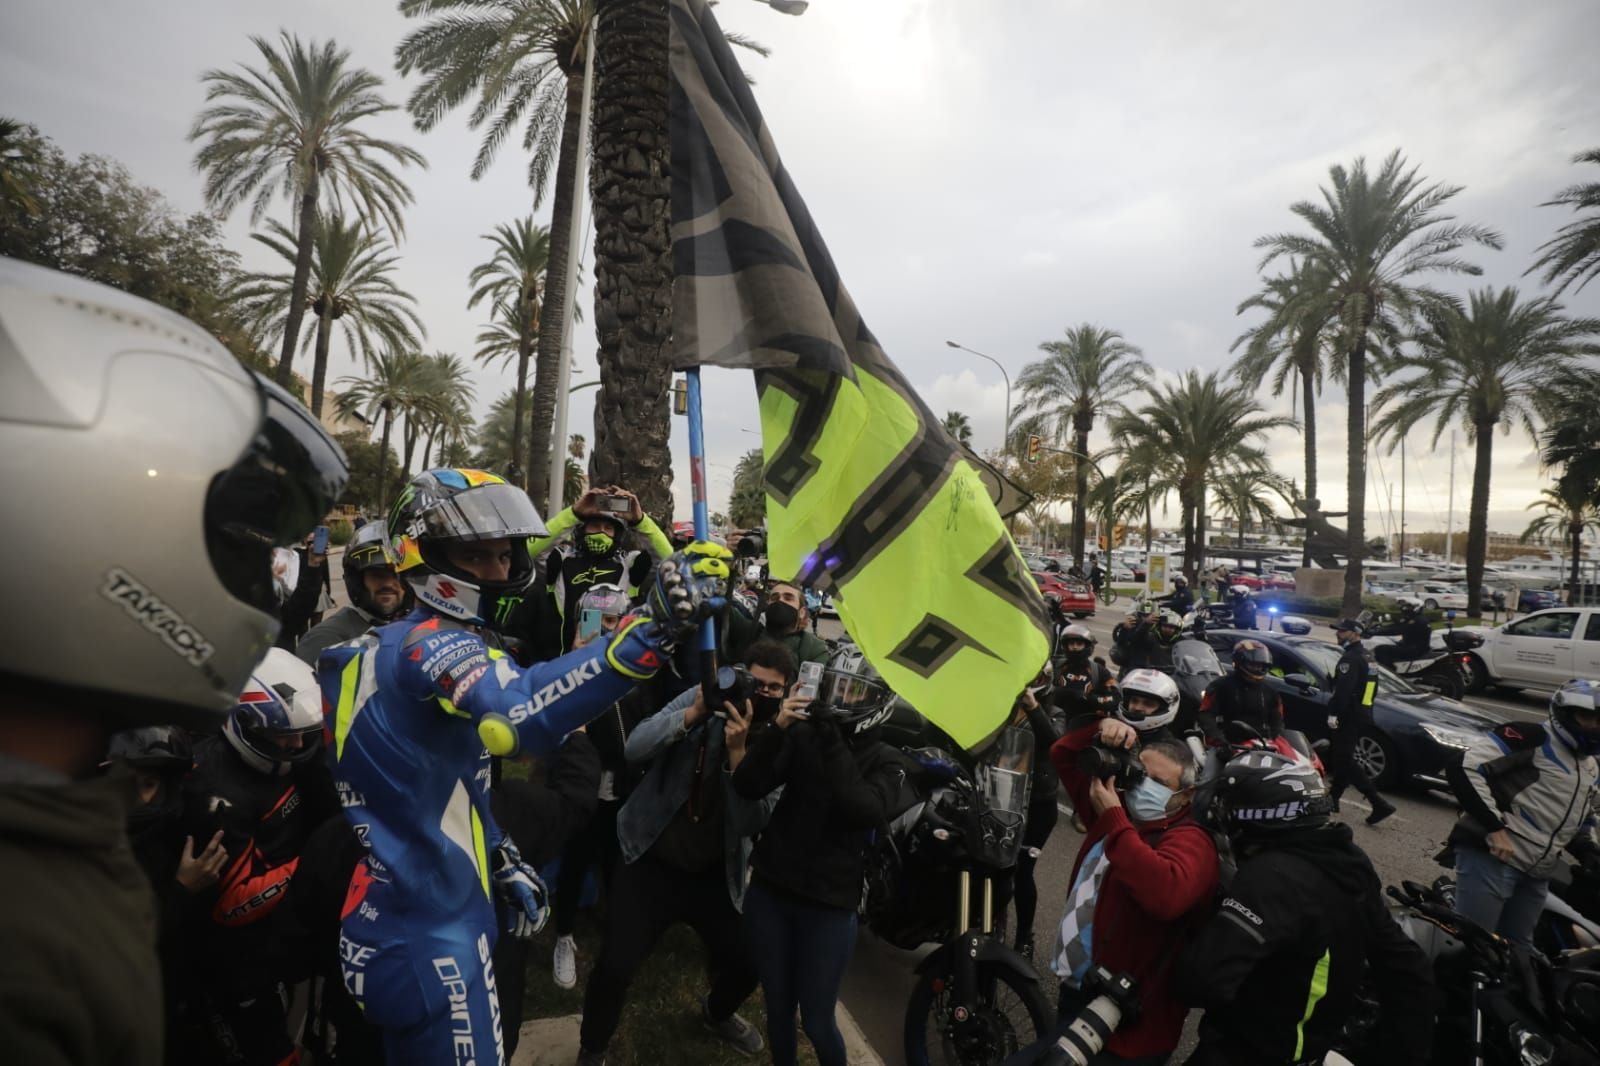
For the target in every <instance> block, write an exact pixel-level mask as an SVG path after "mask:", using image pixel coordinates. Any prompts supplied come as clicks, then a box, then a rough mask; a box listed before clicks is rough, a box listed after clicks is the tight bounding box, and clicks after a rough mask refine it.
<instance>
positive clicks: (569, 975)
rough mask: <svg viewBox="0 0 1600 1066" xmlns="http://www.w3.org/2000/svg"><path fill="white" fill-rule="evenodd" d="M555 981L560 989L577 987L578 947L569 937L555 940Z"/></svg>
mask: <svg viewBox="0 0 1600 1066" xmlns="http://www.w3.org/2000/svg"><path fill="white" fill-rule="evenodd" d="M555 980H556V984H557V985H558V986H559V987H561V988H576V987H577V985H578V945H577V942H576V941H574V940H573V939H572V938H571V937H570V936H564V937H560V938H559V939H557V940H556V956H555Z"/></svg>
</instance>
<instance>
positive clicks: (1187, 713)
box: [1162, 636, 1223, 736]
mask: <svg viewBox="0 0 1600 1066" xmlns="http://www.w3.org/2000/svg"><path fill="white" fill-rule="evenodd" d="M1162 673H1165V674H1167V675H1168V676H1170V677H1171V678H1172V680H1173V681H1174V682H1176V683H1177V686H1178V716H1177V718H1175V719H1173V722H1172V731H1173V732H1175V733H1177V734H1179V735H1180V736H1181V735H1183V734H1184V733H1186V732H1189V731H1191V730H1193V729H1195V728H1196V726H1197V718H1196V716H1197V715H1198V714H1199V713H1200V697H1202V696H1204V695H1205V692H1206V686H1207V685H1209V684H1211V682H1213V681H1215V680H1216V679H1217V678H1219V677H1221V676H1222V675H1223V669H1222V663H1221V662H1220V661H1218V659H1217V653H1216V652H1215V651H1213V650H1212V648H1211V645H1209V644H1207V643H1206V642H1205V641H1203V640H1200V639H1197V638H1195V637H1189V636H1185V637H1180V638H1179V639H1178V640H1177V641H1175V642H1174V643H1173V645H1172V667H1171V668H1170V669H1164V670H1162Z"/></svg>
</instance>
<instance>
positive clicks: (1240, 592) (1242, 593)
mask: <svg viewBox="0 0 1600 1066" xmlns="http://www.w3.org/2000/svg"><path fill="white" fill-rule="evenodd" d="M1228 595H1230V596H1232V597H1233V598H1234V599H1236V600H1248V599H1249V598H1250V587H1249V586H1248V585H1229V586H1228Z"/></svg>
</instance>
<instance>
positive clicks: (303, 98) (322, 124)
mask: <svg viewBox="0 0 1600 1066" xmlns="http://www.w3.org/2000/svg"><path fill="white" fill-rule="evenodd" d="M250 41H251V43H252V44H254V45H255V46H256V50H257V51H258V52H260V53H261V58H262V60H263V61H264V62H265V64H266V69H265V71H261V70H257V69H255V68H254V67H250V66H245V67H244V68H243V73H235V72H232V71H226V70H208V71H206V73H205V74H203V75H202V76H201V79H200V80H201V81H203V82H204V83H205V84H206V102H207V104H208V105H209V106H207V107H206V108H205V110H203V111H201V112H200V114H199V116H198V117H197V118H196V119H195V121H194V126H193V127H191V128H190V130H189V139H190V140H191V141H199V140H204V142H205V143H204V144H202V145H201V146H200V149H199V150H198V151H197V152H196V153H195V157H194V165H195V168H196V169H197V170H200V171H201V172H203V173H204V174H205V198H206V204H207V206H209V207H211V208H212V209H213V210H216V211H219V212H221V213H222V214H224V215H227V214H231V213H232V211H233V209H234V208H236V207H238V206H239V205H240V204H242V203H243V202H244V201H246V200H249V201H251V204H250V221H251V223H252V224H256V223H259V222H260V221H261V217H262V215H263V214H265V213H266V209H267V205H268V204H269V203H271V202H272V197H273V195H274V194H275V193H277V192H279V191H282V193H283V194H284V196H286V197H287V198H288V199H289V201H290V202H291V203H292V204H294V205H295V207H296V211H297V215H296V221H295V226H294V233H295V236H296V250H295V251H296V254H295V260H294V276H293V284H292V286H291V290H290V291H291V294H292V298H291V300H290V302H289V314H288V319H287V321H285V323H284V328H283V350H282V354H281V355H280V356H279V357H278V374H277V378H278V384H280V385H283V386H285V387H287V386H288V384H289V372H290V363H291V361H292V360H293V357H294V346H295V343H296V342H297V341H298V340H299V339H300V320H301V317H302V316H303V315H304V314H305V307H306V284H307V281H308V279H309V278H310V276H311V245H312V239H313V233H314V227H313V225H312V223H313V222H314V221H315V219H316V217H317V200H318V197H319V196H320V194H321V192H322V189H323V186H327V189H328V192H329V194H330V195H331V196H332V198H333V202H334V204H335V206H342V205H343V203H344V202H345V201H346V200H348V201H349V202H350V205H351V206H352V207H353V208H354V209H355V213H356V214H357V215H359V216H360V217H361V218H362V219H364V220H366V221H368V222H378V221H381V222H382V223H383V224H384V225H385V226H386V227H387V228H388V230H389V232H390V233H391V234H392V235H393V236H394V237H396V238H399V237H400V236H402V235H403V234H404V232H405V228H404V225H403V224H402V222H401V220H400V210H401V208H402V207H403V206H405V205H407V204H410V203H411V190H410V188H408V187H407V186H406V183H405V182H404V181H402V180H401V179H400V177H399V176H398V175H397V174H396V173H395V172H394V171H393V170H391V169H390V163H389V162H386V161H385V159H384V158H382V157H387V159H388V160H389V161H392V162H394V163H399V164H400V165H401V166H405V165H408V164H411V163H416V164H417V165H418V166H422V167H426V166H427V162H426V160H424V159H423V158H422V155H421V153H419V152H417V151H416V150H414V149H412V148H408V147H406V146H405V145H403V144H399V143H396V142H394V141H385V140H380V139H378V138H375V137H372V136H369V135H368V134H367V133H365V132H363V131H362V129H361V128H360V127H361V126H363V125H364V124H365V122H366V120H368V119H370V118H372V117H373V116H375V115H381V114H383V113H384V112H386V111H393V110H395V105H394V104H391V103H389V102H388V101H386V100H385V99H384V98H383V97H382V96H381V95H379V94H378V92H377V90H378V87H379V86H381V85H382V84H383V81H382V79H380V78H379V77H378V76H377V75H375V74H373V73H371V72H370V71H367V70H363V69H360V68H357V67H351V66H349V65H348V64H349V62H350V53H349V52H348V51H346V50H344V49H341V48H340V47H339V46H338V45H336V44H334V42H332V41H327V42H324V43H323V44H321V45H318V44H316V43H315V42H312V43H310V44H307V43H303V42H302V41H301V40H300V38H299V37H296V36H294V35H292V34H290V33H288V32H287V31H285V32H283V33H280V34H279V40H278V46H277V47H274V46H273V45H272V43H271V42H269V41H267V40H266V39H265V38H262V37H251V38H250Z"/></svg>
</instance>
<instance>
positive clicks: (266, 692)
mask: <svg viewBox="0 0 1600 1066" xmlns="http://www.w3.org/2000/svg"><path fill="white" fill-rule="evenodd" d="M222 735H223V736H224V737H226V738H227V741H228V743H229V744H231V745H233V750H234V751H236V752H238V753H239V758H241V759H243V760H244V762H245V765H247V766H249V767H250V768H251V769H253V770H257V771H259V772H261V773H263V774H279V775H281V774H287V773H288V772H289V771H290V770H291V769H293V768H294V767H295V766H296V765H298V764H300V763H304V762H310V761H311V760H312V759H315V758H317V757H318V755H319V754H320V753H321V741H322V694H321V692H320V691H319V690H318V688H317V678H316V675H315V674H313V673H312V672H311V667H309V666H307V665H306V664H305V663H303V662H301V661H300V660H299V659H298V658H296V657H295V655H294V653H293V652H290V651H285V650H284V649H283V648H270V649H268V651H267V656H266V658H264V659H262V660H261V665H259V666H257V667H256V669H255V672H254V673H253V674H251V675H250V681H249V683H248V684H246V685H245V686H244V691H242V692H240V693H239V702H238V703H236V704H234V707H233V713H231V714H229V715H228V720H227V721H226V722H224V723H223V724H222Z"/></svg>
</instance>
